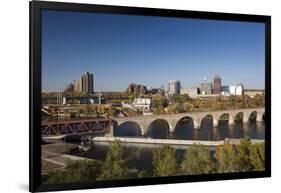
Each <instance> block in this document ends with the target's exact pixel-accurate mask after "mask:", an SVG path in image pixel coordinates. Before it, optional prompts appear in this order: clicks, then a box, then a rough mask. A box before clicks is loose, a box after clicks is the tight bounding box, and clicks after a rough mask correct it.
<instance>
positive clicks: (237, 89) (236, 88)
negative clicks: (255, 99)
mask: <svg viewBox="0 0 281 193" xmlns="http://www.w3.org/2000/svg"><path fill="white" fill-rule="evenodd" d="M243 92H244V88H243V85H242V84H238V85H230V86H229V94H230V95H243Z"/></svg>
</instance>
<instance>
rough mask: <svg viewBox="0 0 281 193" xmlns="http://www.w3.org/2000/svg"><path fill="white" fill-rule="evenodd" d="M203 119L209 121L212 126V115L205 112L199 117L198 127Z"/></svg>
mask: <svg viewBox="0 0 281 193" xmlns="http://www.w3.org/2000/svg"><path fill="white" fill-rule="evenodd" d="M205 121H209V122H211V124H212V126H214V115H212V114H205V115H203V116H201V117H200V128H202V124H203V123H204V122H205Z"/></svg>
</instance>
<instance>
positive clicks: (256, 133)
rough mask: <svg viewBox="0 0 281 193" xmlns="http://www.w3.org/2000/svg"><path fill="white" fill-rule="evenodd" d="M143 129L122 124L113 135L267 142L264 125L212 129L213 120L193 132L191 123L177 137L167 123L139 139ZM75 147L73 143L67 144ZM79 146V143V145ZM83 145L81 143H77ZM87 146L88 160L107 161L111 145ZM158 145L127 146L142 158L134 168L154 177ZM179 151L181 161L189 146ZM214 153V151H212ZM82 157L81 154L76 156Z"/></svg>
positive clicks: (157, 124) (180, 126)
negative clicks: (242, 139) (237, 139)
mask: <svg viewBox="0 0 281 193" xmlns="http://www.w3.org/2000/svg"><path fill="white" fill-rule="evenodd" d="M140 133H141V132H140V128H139V126H138V125H137V124H135V123H132V122H129V123H127V124H122V125H120V126H119V127H117V128H115V130H114V135H115V136H118V137H150V138H158V139H189V140H224V139H225V138H243V137H244V136H248V137H250V138H251V139H264V136H265V125H264V123H263V122H252V123H247V124H243V123H236V124H235V125H233V126H229V125H228V124H227V121H221V122H220V123H219V125H218V127H213V126H212V122H211V121H210V120H203V123H202V125H201V128H200V129H194V127H193V124H192V122H191V121H189V120H187V121H183V122H180V123H179V124H178V125H177V126H176V129H175V132H174V133H170V132H169V127H168V125H167V124H166V123H165V121H155V122H154V123H153V124H152V125H150V127H149V129H148V132H147V135H146V136H140ZM68 142H70V143H73V141H68ZM76 143H77V142H76ZM78 143H80V142H78ZM83 145H84V146H87V147H88V148H90V150H89V152H90V153H88V154H87V157H88V158H92V159H97V160H101V161H102V160H105V157H106V154H107V152H108V149H109V145H108V143H104V142H103V143H102V142H86V143H83ZM157 147H159V146H158V145H152V144H150V145H149V144H142V145H140V144H138V145H137V144H124V148H125V152H129V151H135V148H138V149H139V152H140V157H139V159H137V160H136V161H135V163H134V164H135V166H136V168H137V169H139V170H144V171H146V172H147V173H148V174H152V171H153V166H152V153H153V150H154V149H155V148H157ZM174 148H176V150H177V155H178V158H179V159H181V158H182V157H183V155H184V152H185V151H184V150H185V149H186V148H188V147H186V146H174ZM210 150H211V151H212V152H214V150H215V149H214V148H210ZM75 155H79V154H75Z"/></svg>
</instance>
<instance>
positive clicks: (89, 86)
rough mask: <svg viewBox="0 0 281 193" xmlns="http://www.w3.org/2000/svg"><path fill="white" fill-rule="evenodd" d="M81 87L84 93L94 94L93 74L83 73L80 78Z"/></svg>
mask: <svg viewBox="0 0 281 193" xmlns="http://www.w3.org/2000/svg"><path fill="white" fill-rule="evenodd" d="M81 87H82V92H84V93H94V77H93V74H91V73H89V72H85V73H84V74H83V75H82V76H81Z"/></svg>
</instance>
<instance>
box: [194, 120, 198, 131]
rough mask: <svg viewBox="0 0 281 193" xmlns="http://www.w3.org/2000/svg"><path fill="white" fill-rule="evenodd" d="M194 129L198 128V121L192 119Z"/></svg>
mask: <svg viewBox="0 0 281 193" xmlns="http://www.w3.org/2000/svg"><path fill="white" fill-rule="evenodd" d="M193 124H194V129H200V124H199V121H196V120H193Z"/></svg>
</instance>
